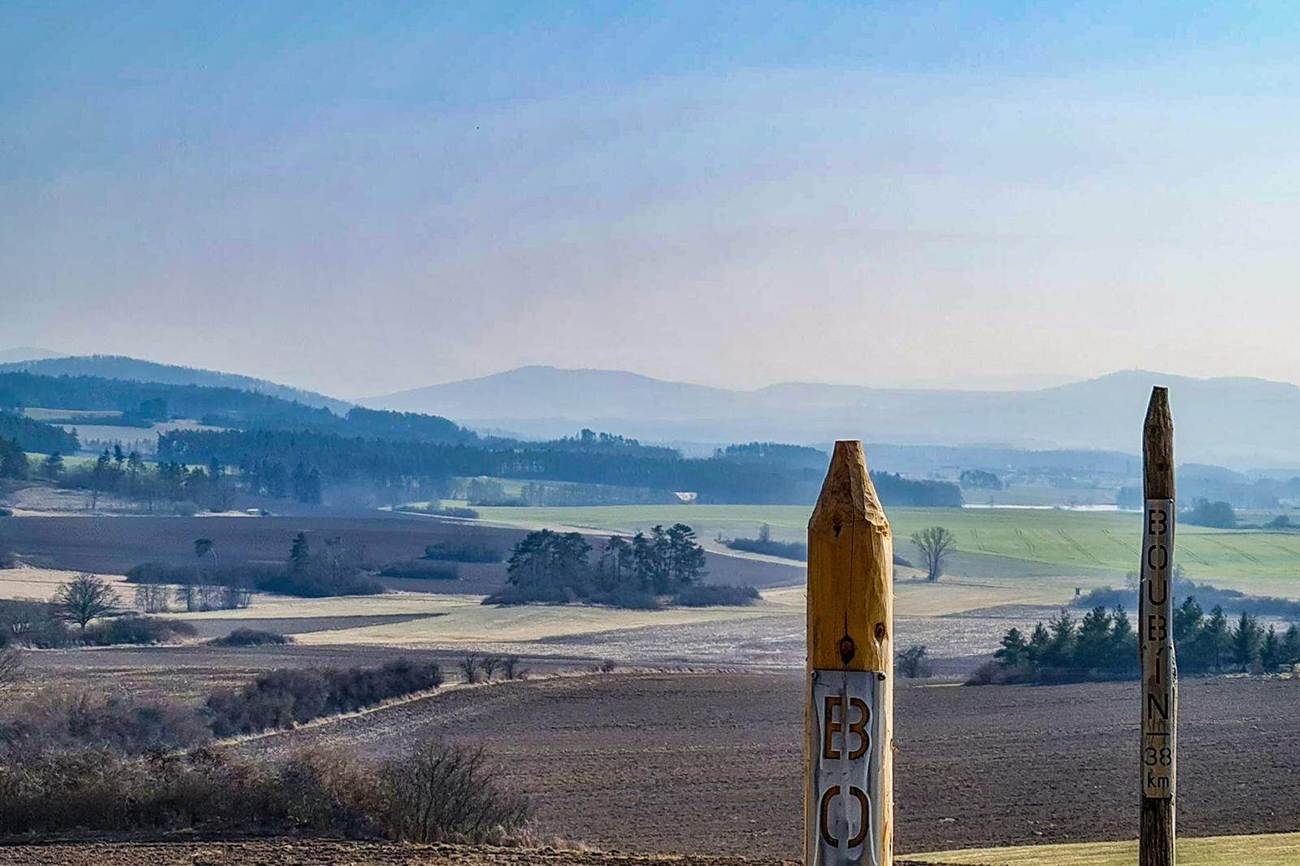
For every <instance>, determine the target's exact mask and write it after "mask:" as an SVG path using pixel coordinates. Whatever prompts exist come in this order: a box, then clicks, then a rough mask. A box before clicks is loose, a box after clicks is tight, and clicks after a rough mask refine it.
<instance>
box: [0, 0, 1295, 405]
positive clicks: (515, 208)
mask: <svg viewBox="0 0 1300 866" xmlns="http://www.w3.org/2000/svg"><path fill="white" fill-rule="evenodd" d="M1298 29H1300V23H1298V22H1297V21H1296V20H1295V19H1294V16H1293V15H1290V14H1287V9H1286V7H1284V6H1281V5H1280V4H1279V5H1273V6H1270V5H1260V6H1254V7H1252V8H1251V9H1250V10H1249V11H1240V10H1214V9H1205V8H1192V7H1189V6H1187V5H1185V4H1158V5H1156V6H1149V7H1144V8H1143V9H1141V10H1127V9H1123V8H1122V7H1119V6H1118V5H1108V4H1098V3H1090V4H1082V5H1080V6H1076V7H1072V8H1071V9H1069V10H1061V9H1056V8H1050V9H1049V8H1046V7H1043V8H1038V7H1030V8H1023V7H1020V6H1012V5H1010V4H1005V5H1004V4H994V5H990V6H984V7H980V8H978V9H963V8H960V7H957V6H953V5H946V4H937V5H936V4H914V5H908V6H897V5H889V6H866V5H852V6H842V5H838V4H813V5H803V4H784V3H770V2H768V3H760V4H756V5H752V6H749V7H746V8H744V9H740V10H735V9H733V10H728V11H725V12H724V11H722V10H715V9H713V8H712V7H707V6H705V5H703V4H701V5H699V6H694V5H692V6H686V7H672V8H669V7H651V6H642V7H636V8H620V9H618V10H616V11H610V10H608V9H603V10H602V9H599V8H598V7H576V8H569V9H567V10H564V11H557V10H555V9H553V8H548V7H544V6H527V5H525V6H517V5H513V4H495V5H489V4H475V5H473V6H470V7H460V8H450V9H449V8H446V7H439V8H427V9H422V8H402V9H398V8H392V9H388V10H378V9H375V8H356V7H349V6H345V5H337V6H334V5H330V6H327V5H319V6H313V7H312V8H311V12H310V14H306V13H302V12H299V11H294V10H289V9H276V8H264V9H255V10H240V11H238V12H231V11H227V10H222V9H220V8H217V7H207V8H200V7H192V6H180V7H177V6H166V5H164V6H159V7H154V8H149V9H139V10H136V9H132V10H128V11H126V12H123V11H121V9H120V8H116V7H112V6H109V5H98V4H89V5H85V6H82V7H78V8H76V9H71V8H57V9H56V8H52V7H25V8H18V7H9V8H5V9H3V10H0V47H3V49H4V50H3V52H2V54H3V56H4V57H5V58H6V59H5V60H4V61H0V64H3V69H4V72H5V74H4V75H3V76H2V77H0V108H2V109H3V111H0V141H2V142H3V147H4V153H5V157H6V158H5V160H3V161H2V162H0V189H3V191H4V195H3V198H2V200H0V261H3V262H4V265H3V271H2V272H0V286H3V292H4V295H5V298H4V300H5V304H6V315H5V316H3V317H0V345H9V346H29V345H30V346H48V347H52V348H54V349H56V350H58V351H66V352H69V353H72V354H90V353H106V354H121V355H129V356H134V357H143V358H149V359H153V360H157V361H161V362H166V363H175V364H184V365H187V366H194V367H204V368H212V369H220V370H226V371H230V372H236V373H243V374H246V375H253V376H259V377H263V378H267V379H270V380H273V381H277V382H283V383H286V384H290V385H295V386H299V387H304V388H311V389H314V390H318V391H323V392H326V393H330V394H337V395H340V396H345V397H349V398H354V397H361V396H370V395H378V394H386V393H391V392H394V391H398V390H404V389H410V388H416V387H420V386H424V385H429V384H433V383H438V382H448V381H454V380H459V379H463V378H470V377H475V376H482V375H487V374H490V373H493V372H498V371H501V370H507V369H511V368H514V367H518V366H522V365H526V364H546V365H554V366H560V367H587V368H598V369H617V370H630V371H634V372H638V373H642V374H644V375H648V376H653V377H656V378H662V379H669V380H674V381H685V382H696V383H700V384H706V385H714V386H722V387H732V388H754V387H758V386H762V385H765V384H770V383H773V382H784V381H807V382H827V383H853V384H871V385H880V386H891V387H918V386H921V387H958V388H981V387H983V388H987V387H1026V386H1033V387H1038V386H1042V385H1043V384H1050V383H1053V382H1059V381H1068V380H1077V379H1086V378H1091V377H1094V376H1097V375H1101V374H1104V373H1107V372H1111V371H1114V370H1120V369H1128V368H1148V369H1150V368H1154V369H1159V370H1162V371H1167V372H1170V373H1175V374H1183V375H1190V376H1201V377H1204V376H1222V375H1234V376H1255V377H1261V378H1267V379H1272V380H1278V381H1286V382H1294V381H1297V380H1300V343H1298V342H1297V341H1295V340H1294V339H1293V334H1292V327H1291V323H1292V322H1294V321H1295V320H1296V319H1297V315H1298V314H1300V301H1297V300H1296V296H1295V293H1294V291H1293V286H1294V284H1295V283H1296V278H1297V277H1300V260H1297V256H1296V253H1295V249H1294V243H1293V241H1292V240H1291V239H1290V237H1289V234H1290V232H1289V226H1291V225H1292V224H1294V223H1295V221H1296V217H1297V216H1298V215H1300V214H1298V213H1297V210H1298V209H1300V197H1297V196H1296V195H1295V187H1296V186H1297V184H1300V160H1297V159H1296V157H1295V154H1294V151H1295V147H1294V141H1293V135H1292V133H1291V129H1290V124H1288V123H1286V122H1284V121H1283V118H1285V117H1286V116H1290V115H1291V114H1292V113H1293V112H1294V109H1295V107H1296V104H1297V102H1298V101H1300V60H1297V59H1296V58H1295V56H1294V51H1293V50H1292V49H1293V46H1294V44H1295V37H1296V35H1297V30H1298Z"/></svg>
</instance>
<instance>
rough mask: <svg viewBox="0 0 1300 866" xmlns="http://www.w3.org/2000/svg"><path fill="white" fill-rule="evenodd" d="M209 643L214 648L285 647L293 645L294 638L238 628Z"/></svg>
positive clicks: (272, 632)
mask: <svg viewBox="0 0 1300 866" xmlns="http://www.w3.org/2000/svg"><path fill="white" fill-rule="evenodd" d="M208 643H209V644H210V645H212V646H284V645H285V644H289V643H293V638H291V637H286V636H285V635H282V634H280V633H279V632H274V631H262V630H260V629H255V628H237V629H235V630H234V631H232V632H231V633H230V634H228V635H226V636H225V637H218V638H213V639H212V640H210V641H208Z"/></svg>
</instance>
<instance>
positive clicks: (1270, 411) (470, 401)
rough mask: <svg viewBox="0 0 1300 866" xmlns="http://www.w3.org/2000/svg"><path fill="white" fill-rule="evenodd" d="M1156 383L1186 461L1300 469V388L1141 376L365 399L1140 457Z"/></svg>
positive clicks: (806, 437) (475, 386)
mask: <svg viewBox="0 0 1300 866" xmlns="http://www.w3.org/2000/svg"><path fill="white" fill-rule="evenodd" d="M1155 384H1163V385H1167V386H1169V387H1170V389H1171V395H1170V396H1171V400H1172V403H1173V409H1174V420H1175V425H1176V427H1177V430H1178V440H1177V443H1178V444H1177V448H1178V457H1179V460H1180V461H1196V462H1203V463H1216V464H1221V465H1226V466H1232V467H1236V468H1242V469H1244V468H1251V469H1255V468H1265V467H1271V466H1287V467H1297V466H1300V436H1297V435H1296V431H1298V430H1300V388H1297V387H1296V386H1295V385H1292V384H1287V383H1281V382H1270V381H1266V380H1263V379H1248V378H1219V379H1193V378H1189V377H1184V376H1171V375H1166V374H1162V373H1152V372H1148V371H1141V370H1127V371H1122V372H1118V373H1111V374H1109V375H1106V376H1102V377H1100V378H1097V379H1090V380H1088V381H1084V382H1074V383H1070V384H1066V385H1059V386H1056V387H1052V388H1042V389H1037V390H1022V391H957V390H922V389H902V388H871V387H865V386H857V385H818V384H808V383H798V382H792V383H783V384H778V385H771V386H768V387H765V388H760V389H757V390H753V391H740V390H728V389H721V388H709V387H705V386H702V385H692V384H686V383H681V382H669V381H664V380H660V379H653V378H650V377H647V376H641V375H637V374H633V373H625V372H617V371H607V370H564V369H557V368H554V367H523V368H520V369H517V370H511V371H509V372H505V373H499V374H496V375H493V376H485V377H482V378H479V379H469V380H465V381H460V382H450V383H447V384H444V385H433V386H429V387H426V388H418V389H415V390H411V391H403V392H400V393H397V394H390V395H387V396H383V397H375V398H370V399H366V400H363V401H361V402H362V404H363V405H367V406H372V407H376V408H387V409H401V410H405V411H415V412H429V413H436V414H439V415H444V416H447V417H450V418H455V419H456V420H457V421H458V422H459V423H461V424H465V425H468V426H471V427H477V428H484V427H494V428H501V429H509V430H515V431H519V432H520V433H521V434H524V435H529V436H539V437H551V436H558V435H562V434H565V433H571V432H572V431H574V430H576V429H578V428H580V427H592V428H593V429H602V430H614V431H617V432H619V433H622V434H625V435H629V436H636V437H638V438H640V439H642V440H651V441H670V440H675V441H695V442H747V441H783V442H794V443H811V444H819V443H820V444H824V443H827V442H829V441H831V440H834V439H836V438H846V437H849V438H860V439H864V440H866V441H871V442H882V443H897V444H925V445H950V446H951V445H997V446H1003V447H1010V448H1016V449H1026V448H1028V449H1089V450H1092V449H1099V450H1110V451H1119V452H1123V453H1125V454H1135V453H1137V452H1138V451H1139V450H1140V448H1141V439H1140V432H1141V429H1142V419H1143V415H1144V413H1145V410H1146V402H1147V399H1148V397H1149V395H1150V388H1151V386H1152V385H1155Z"/></svg>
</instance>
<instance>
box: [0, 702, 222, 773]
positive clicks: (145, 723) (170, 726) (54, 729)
mask: <svg viewBox="0 0 1300 866" xmlns="http://www.w3.org/2000/svg"><path fill="white" fill-rule="evenodd" d="M208 738H209V732H208V728H207V726H206V725H205V724H204V723H203V719H202V718H201V717H200V716H199V715H198V714H197V713H196V712H195V711H194V709H193V708H191V707H188V706H186V705H185V704H182V703H180V702H178V701H174V700H172V699H170V698H166V697H160V696H144V697H141V696H137V695H132V694H126V693H117V692H113V693H109V694H105V695H91V694H84V693H72V692H57V693H55V692H43V693H41V694H39V695H37V696H36V697H35V698H32V699H31V700H29V701H26V702H24V703H23V704H21V705H19V706H16V707H13V708H11V709H10V710H9V711H8V712H6V714H5V716H4V718H2V719H0V746H3V749H4V751H5V752H7V753H8V754H9V755H12V756H21V757H22V759H23V760H27V759H30V758H31V757H33V756H36V755H41V754H44V753H47V752H50V751H57V750H62V749H68V748H93V749H111V750H112V751H114V752H117V753H119V754H126V755H135V754H142V753H144V752H147V751H150V750H158V749H176V748H191V747H193V746H197V745H199V744H201V743H203V742H206V741H207V739H208Z"/></svg>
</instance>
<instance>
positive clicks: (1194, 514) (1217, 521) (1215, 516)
mask: <svg viewBox="0 0 1300 866" xmlns="http://www.w3.org/2000/svg"><path fill="white" fill-rule="evenodd" d="M1182 519H1183V522H1185V523H1190V524H1193V525H1196V526H1211V527H1216V528H1218V529H1232V528H1234V527H1236V525H1237V514H1236V512H1235V511H1233V509H1232V505H1231V504H1229V503H1227V502H1211V501H1209V500H1208V499H1197V500H1196V501H1195V502H1194V503H1192V507H1191V508H1189V509H1187V510H1186V511H1184V512H1183V513H1182Z"/></svg>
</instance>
